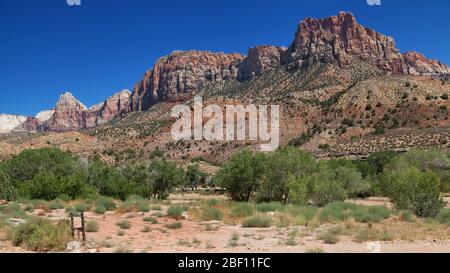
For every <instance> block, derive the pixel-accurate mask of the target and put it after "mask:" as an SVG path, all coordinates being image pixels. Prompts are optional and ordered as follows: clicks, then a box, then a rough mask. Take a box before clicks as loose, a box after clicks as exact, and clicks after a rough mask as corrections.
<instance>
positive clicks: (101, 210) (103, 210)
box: [94, 205, 106, 214]
mask: <svg viewBox="0 0 450 273" xmlns="http://www.w3.org/2000/svg"><path fill="white" fill-rule="evenodd" d="M94 212H95V213H97V214H105V213H106V207H105V206H104V205H96V206H95V209H94Z"/></svg>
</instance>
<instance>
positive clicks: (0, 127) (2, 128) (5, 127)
mask: <svg viewBox="0 0 450 273" xmlns="http://www.w3.org/2000/svg"><path fill="white" fill-rule="evenodd" d="M26 120H27V117H25V116H17V115H7V114H0V134H6V133H10V132H12V131H13V130H14V128H16V127H17V126H19V125H20V124H22V123H23V122H25V121H26Z"/></svg>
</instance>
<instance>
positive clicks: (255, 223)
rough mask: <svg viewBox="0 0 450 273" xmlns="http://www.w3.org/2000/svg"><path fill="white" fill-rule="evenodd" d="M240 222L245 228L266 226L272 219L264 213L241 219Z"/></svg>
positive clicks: (269, 224) (268, 225)
mask: <svg viewBox="0 0 450 273" xmlns="http://www.w3.org/2000/svg"><path fill="white" fill-rule="evenodd" d="M241 224H242V227H245V228H251V227H255V228H268V227H270V226H271V224H272V219H270V218H269V217H267V216H264V215H255V216H251V217H248V218H245V219H243V220H242V222H241Z"/></svg>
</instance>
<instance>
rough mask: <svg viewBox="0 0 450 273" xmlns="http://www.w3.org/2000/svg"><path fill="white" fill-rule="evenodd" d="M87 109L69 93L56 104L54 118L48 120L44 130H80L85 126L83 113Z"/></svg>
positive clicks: (62, 96)
mask: <svg viewBox="0 0 450 273" xmlns="http://www.w3.org/2000/svg"><path fill="white" fill-rule="evenodd" d="M87 110H88V109H87V107H86V106H84V104H82V103H81V102H80V101H78V100H77V99H76V98H75V97H74V96H73V95H72V94H71V93H69V92H67V93H65V94H63V95H61V97H60V98H59V100H58V102H57V103H56V107H55V112H54V113H53V116H52V117H51V118H50V119H49V120H47V121H46V122H45V123H44V125H43V128H44V130H46V131H67V130H79V129H82V128H83V127H84V126H83V125H84V118H83V113H84V112H85V111H87Z"/></svg>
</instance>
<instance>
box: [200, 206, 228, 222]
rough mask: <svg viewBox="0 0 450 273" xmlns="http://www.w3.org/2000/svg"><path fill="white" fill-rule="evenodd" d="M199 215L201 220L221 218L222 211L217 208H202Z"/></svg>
mask: <svg viewBox="0 0 450 273" xmlns="http://www.w3.org/2000/svg"><path fill="white" fill-rule="evenodd" d="M201 217H202V220H203V221H211V220H222V219H223V212H222V211H221V210H219V209H217V208H204V209H203V212H202V216H201Z"/></svg>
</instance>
